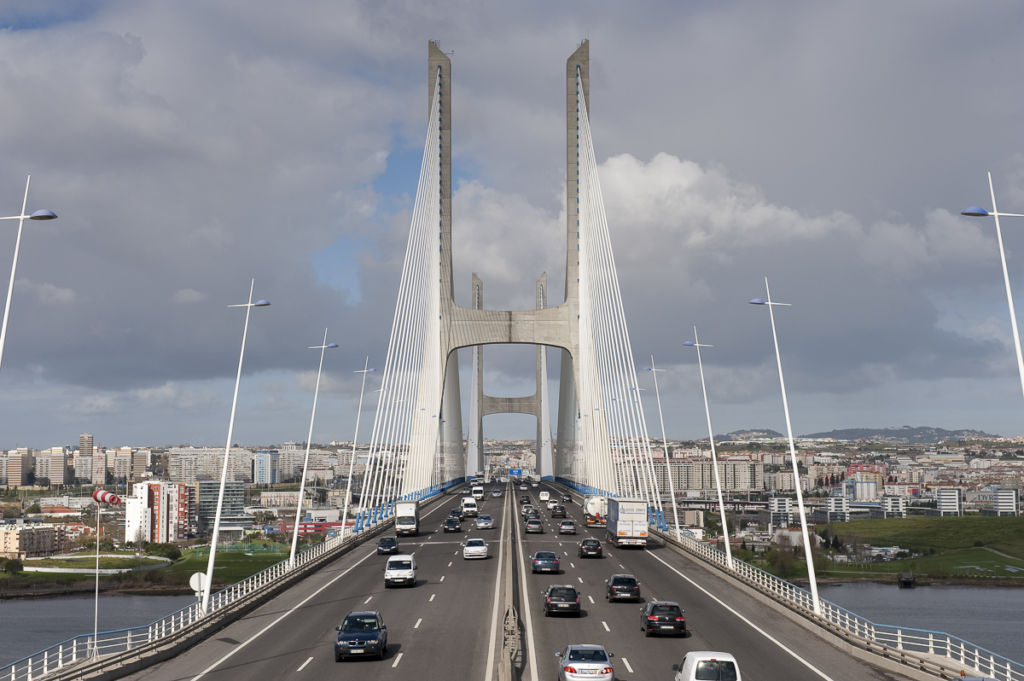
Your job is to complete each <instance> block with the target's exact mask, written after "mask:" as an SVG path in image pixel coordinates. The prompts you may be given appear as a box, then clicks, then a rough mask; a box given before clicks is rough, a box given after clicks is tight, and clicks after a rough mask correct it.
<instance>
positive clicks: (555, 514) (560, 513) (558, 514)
mask: <svg viewBox="0 0 1024 681" xmlns="http://www.w3.org/2000/svg"><path fill="white" fill-rule="evenodd" d="M565 515H566V514H565V506H562V505H561V504H559V505H558V506H555V507H554V508H553V509H551V517H552V518H564V517H565Z"/></svg>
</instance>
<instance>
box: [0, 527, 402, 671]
mask: <svg viewBox="0 0 1024 681" xmlns="http://www.w3.org/2000/svg"><path fill="white" fill-rule="evenodd" d="M390 520H391V519H390V518H383V519H381V520H380V521H379V522H378V523H376V525H375V526H366V527H364V528H363V529H362V531H361V532H358V533H351V532H350V533H346V534H347V536H346V537H345V541H344V542H341V541H339V539H338V538H337V537H336V536H335V537H331V538H329V539H327V540H325V541H323V542H321V543H319V544H315V545H313V546H310V547H309V548H307V549H306V550H304V551H302V552H300V553H297V554H296V555H295V566H294V567H292V568H289V567H288V561H287V560H283V561H281V562H280V563H276V564H274V565H271V566H270V567H268V568H266V569H265V570H262V571H260V572H257V573H256V574H254V575H252V576H250V577H247V578H246V579H243V580H242V581H240V582H237V583H236V584H232V585H231V586H228V587H226V588H224V589H222V590H220V591H218V592H217V593H215V594H211V596H210V612H209V613H208V614H207V615H205V616H203V615H202V614H201V612H200V606H199V603H198V602H197V603H194V604H192V605H190V606H188V607H186V608H182V609H181V610H178V611H177V612H173V613H171V614H170V615H167V616H165V617H162V618H161V619H158V620H156V621H155V622H151V623H150V624H146V625H142V626H138V627H130V628H127V629H115V630H113V631H101V632H99V634H98V635H97V636H96V640H95V642H94V641H93V636H92V634H91V633H90V634H81V635H79V636H75V637H74V638H69V639H68V640H66V641H62V642H61V643H58V644H56V645H53V646H50V647H49V648H46V649H45V650H41V651H39V652H38V653H35V654H33V655H29V656H28V657H25V658H22V659H20V660H17V661H15V662H13V663H11V664H10V665H8V666H6V667H0V681H33V679H39V678H41V677H44V676H46V675H48V674H53V673H55V672H57V671H61V670H64V669H65V668H67V667H69V666H71V665H78V664H82V663H86V662H91V661H96V660H99V659H102V658H103V657H104V656H108V655H112V654H118V653H125V652H128V651H131V650H134V649H136V648H139V647H141V646H143V645H147V644H151V643H154V642H157V641H160V640H161V639H166V638H168V637H172V636H175V635H178V634H181V633H182V632H184V631H185V630H187V629H188V628H189V627H192V626H193V625H196V624H201V623H203V622H204V621H205V620H208V619H209V617H210V616H211V615H214V614H216V613H217V612H218V611H220V610H223V609H224V608H226V607H228V606H231V605H233V604H235V603H238V602H239V601H240V600H242V599H245V598H246V597H248V596H250V595H252V594H253V593H256V592H259V591H262V590H263V589H266V588H267V587H268V586H271V585H274V584H276V583H278V582H280V581H282V580H284V579H286V578H289V577H290V576H292V575H294V574H295V573H296V572H297V571H300V570H301V569H302V568H303V567H305V566H307V565H309V564H310V563H312V562H314V561H316V560H318V559H319V558H321V557H322V556H324V555H325V554H327V553H330V552H332V551H334V550H336V549H338V548H340V547H342V546H343V545H344V546H348V545H350V544H354V543H357V542H360V541H362V540H363V538H364V537H365V536H366V535H367V533H368V532H372V531H373V530H375V529H378V528H379V527H381V526H383V525H386V524H387V523H388V522H390Z"/></svg>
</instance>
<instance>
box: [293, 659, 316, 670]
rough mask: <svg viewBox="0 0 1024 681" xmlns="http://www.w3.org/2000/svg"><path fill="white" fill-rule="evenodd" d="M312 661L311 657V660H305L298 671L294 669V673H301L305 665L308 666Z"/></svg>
mask: <svg viewBox="0 0 1024 681" xmlns="http://www.w3.org/2000/svg"><path fill="white" fill-rule="evenodd" d="M312 661H313V658H312V657H311V658H309V659H307V660H306V661H305V662H303V663H302V666H301V667H299V668H298V669H296V670H295V671H297V672H301V671H302V670H303V669H305V668H306V665H307V664H309V663H310V662H312Z"/></svg>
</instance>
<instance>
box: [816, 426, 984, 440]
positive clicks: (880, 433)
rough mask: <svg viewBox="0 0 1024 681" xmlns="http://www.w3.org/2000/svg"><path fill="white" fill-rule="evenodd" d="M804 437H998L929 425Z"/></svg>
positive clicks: (969, 438)
mask: <svg viewBox="0 0 1024 681" xmlns="http://www.w3.org/2000/svg"><path fill="white" fill-rule="evenodd" d="M800 437H805V438H832V439H835V440H868V441H871V442H895V443H898V444H932V443H937V442H946V441H949V440H977V439H980V438H993V437H999V436H998V435H990V434H989V433H986V432H984V431H981V430H967V429H961V430H946V429H945V428H932V427H930V426H900V427H898V428H843V429H840V430H832V431H829V432H827V433H810V434H808V435H801V436H800Z"/></svg>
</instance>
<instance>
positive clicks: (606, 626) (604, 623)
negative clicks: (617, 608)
mask: <svg viewBox="0 0 1024 681" xmlns="http://www.w3.org/2000/svg"><path fill="white" fill-rule="evenodd" d="M601 626H602V627H604V630H605V631H611V629H609V628H608V623H607V622H605V621H604V620H601Z"/></svg>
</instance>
